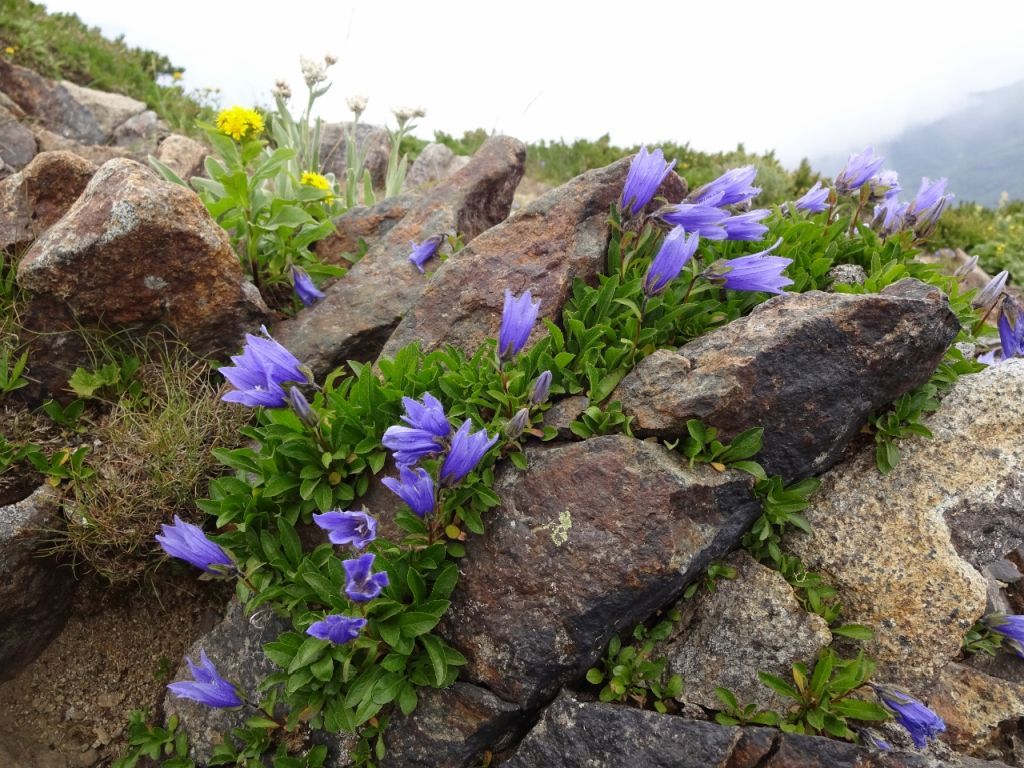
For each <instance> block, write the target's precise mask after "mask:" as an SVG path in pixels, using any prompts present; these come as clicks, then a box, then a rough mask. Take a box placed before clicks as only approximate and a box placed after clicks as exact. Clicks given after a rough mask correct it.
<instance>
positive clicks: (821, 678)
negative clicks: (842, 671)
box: [810, 650, 834, 730]
mask: <svg viewBox="0 0 1024 768" xmlns="http://www.w3.org/2000/svg"><path fill="white" fill-rule="evenodd" d="M833 661H834V657H833V655H832V654H831V653H829V652H828V651H827V650H826V651H823V652H822V654H821V656H820V657H819V658H818V663H817V664H815V665H814V673H813V674H812V675H811V688H810V690H811V695H812V696H813V697H814V699H815V701H820V700H821V695H822V694H823V693H824V692H825V686H826V685H828V681H829V678H830V677H831V676H832V664H833ZM815 728H817V729H818V730H821V726H820V725H816V726H815Z"/></svg>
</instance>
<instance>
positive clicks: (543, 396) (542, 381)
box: [530, 371, 551, 405]
mask: <svg viewBox="0 0 1024 768" xmlns="http://www.w3.org/2000/svg"><path fill="white" fill-rule="evenodd" d="M550 391H551V371H544V372H542V373H541V375H540V376H538V377H537V378H536V380H535V381H534V382H533V389H531V390H530V405H540V404H541V403H545V402H547V399H548V393H549V392H550Z"/></svg>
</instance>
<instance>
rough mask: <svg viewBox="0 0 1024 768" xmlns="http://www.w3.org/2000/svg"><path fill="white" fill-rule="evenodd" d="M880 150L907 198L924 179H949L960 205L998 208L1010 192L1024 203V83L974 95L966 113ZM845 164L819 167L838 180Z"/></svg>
mask: <svg viewBox="0 0 1024 768" xmlns="http://www.w3.org/2000/svg"><path fill="white" fill-rule="evenodd" d="M875 149H876V150H877V151H879V152H880V153H881V154H884V155H885V156H886V158H887V159H888V160H887V163H886V165H887V167H889V168H893V169H895V170H897V171H899V174H900V178H901V179H902V180H903V185H904V188H905V190H906V194H907V195H913V194H914V192H916V191H917V184H918V180H919V179H920V177H921V176H929V177H931V178H935V177H937V176H946V177H948V178H949V190H950V191H951V192H953V193H955V194H956V197H957V200H958V201H964V200H973V201H974V202H977V203H982V204H983V205H989V206H994V205H996V204H997V203H998V202H999V196H1000V194H1001V193H1002V192H1004V191H1006V192H1008V193H1009V195H1010V197H1011V198H1016V199H1024V81H1021V82H1018V83H1014V84H1013V85H1009V86H1006V87H1005V88H999V89H997V90H994V91H987V92H984V93H978V94H973V95H972V96H971V97H970V99H969V101H968V103H967V105H966V106H965V107H962V108H960V109H958V110H957V111H956V112H953V113H951V114H949V115H947V116H945V117H943V118H941V119H939V120H937V121H935V122H933V123H929V124H927V125H919V126H914V127H912V128H908V129H907V130H905V131H904V132H903V134H902V135H901V136H900V137H899V138H897V139H895V140H892V141H889V142H885V143H881V144H877V145H876V146H875ZM844 160H845V157H844V158H842V159H837V158H836V157H835V156H830V157H823V158H820V159H819V160H817V161H816V162H815V163H814V167H815V168H817V169H820V170H821V171H822V172H824V173H828V174H834V173H835V172H836V171H837V170H838V167H839V166H841V165H842V163H843V161H844Z"/></svg>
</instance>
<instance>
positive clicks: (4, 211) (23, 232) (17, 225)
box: [0, 152, 96, 253]
mask: <svg viewBox="0 0 1024 768" xmlns="http://www.w3.org/2000/svg"><path fill="white" fill-rule="evenodd" d="M94 173H96V166H95V165H93V164H92V163H90V162H89V161H88V160H85V159H83V158H81V157H79V156H78V155H76V154H73V153H71V152H41V153H39V154H38V155H36V156H35V157H34V158H33V159H32V162H30V163H29V164H28V165H27V166H25V167H24V168H23V169H22V170H21V171H19V172H18V173H16V174H14V175H13V176H9V177H8V178H6V179H4V180H3V181H0V251H6V252H8V253H17V251H19V250H20V249H21V248H23V247H25V246H27V245H28V244H29V243H31V242H32V241H33V240H35V239H36V238H37V237H39V236H40V235H41V234H42V233H43V232H45V231H46V230H47V229H48V228H49V227H51V226H53V225H54V224H55V223H57V221H58V220H59V219H60V218H61V217H62V216H63V215H64V214H65V213H67V212H68V210H69V209H70V208H71V206H72V205H73V204H74V202H75V201H76V200H77V199H78V196H79V195H81V194H82V192H84V191H85V188H86V186H87V185H88V184H89V180H90V179H92V176H93V174H94Z"/></svg>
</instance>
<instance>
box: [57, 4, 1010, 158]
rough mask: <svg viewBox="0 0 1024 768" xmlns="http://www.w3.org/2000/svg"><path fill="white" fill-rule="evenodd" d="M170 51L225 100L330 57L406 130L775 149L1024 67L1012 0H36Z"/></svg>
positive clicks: (817, 141)
mask: <svg viewBox="0 0 1024 768" xmlns="http://www.w3.org/2000/svg"><path fill="white" fill-rule="evenodd" d="M44 4H45V5H46V6H47V8H48V9H49V10H50V11H66V12H74V13H77V14H78V15H79V16H80V17H81V18H82V19H83V21H85V22H86V23H88V24H91V25H94V26H98V27H100V29H102V30H103V32H104V33H105V34H107V35H108V36H116V35H119V34H123V35H124V36H125V38H126V40H127V42H128V43H129V44H131V45H137V46H142V47H145V48H151V49H153V50H156V51H159V52H161V53H165V54H166V55H167V56H169V57H170V59H171V60H172V61H173V62H174V63H175V64H177V65H179V66H181V67H184V68H185V70H186V75H185V81H184V82H185V84H186V86H187V87H189V88H201V87H219V88H220V89H221V92H222V99H221V106H231V105H232V104H236V103H239V104H247V105H248V104H253V103H255V102H260V103H262V104H269V103H270V101H271V100H270V97H269V95H268V93H269V89H270V88H271V87H272V85H273V82H274V80H275V79H277V78H281V77H285V78H287V79H288V80H290V81H291V83H292V86H293V90H294V91H295V92H296V93H303V92H304V86H303V84H302V83H301V76H300V74H299V66H298V58H299V55H300V54H305V55H306V56H310V57H320V56H322V55H323V53H324V52H328V51H329V52H332V53H334V54H335V55H337V57H338V59H339V63H338V65H336V66H335V67H334V68H333V69H332V70H331V74H332V76H333V77H332V80H333V82H334V85H333V86H332V88H331V91H330V92H329V93H328V94H327V95H326V96H325V97H324V98H323V99H322V100H321V104H322V109H321V114H322V116H323V117H325V118H326V119H330V120H342V119H347V117H348V113H347V109H346V108H345V98H346V97H348V96H352V95H355V94H365V95H366V96H368V97H369V99H370V107H369V109H368V110H367V114H366V116H365V118H364V119H366V120H368V121H370V122H375V123H381V122H384V121H385V120H387V119H390V108H391V107H392V106H396V105H406V104H409V105H421V106H423V107H425V108H426V110H427V117H426V118H425V119H423V120H421V121H420V128H419V130H418V131H417V134H418V135H421V136H423V137H424V138H430V137H431V136H432V135H433V131H434V130H435V129H437V130H443V131H446V132H448V133H454V134H456V135H461V133H462V131H463V130H466V129H471V128H477V127H482V128H486V129H488V130H496V131H499V132H503V133H508V134H511V135H513V136H516V137H518V138H521V139H524V140H527V141H531V140H537V139H558V138H564V139H566V140H572V139H575V138H590V139H593V138H597V137H598V136H600V135H601V134H603V133H606V132H607V133H610V134H611V138H612V141H613V142H615V143H618V144H633V143H640V142H656V141H660V140H671V141H677V142H685V141H689V142H690V143H691V145H692V146H694V147H695V148H697V149H702V150H709V151H713V150H718V149H731V148H733V147H734V146H735V145H736V144H737V143H738V142H743V143H744V144H745V145H746V146H747V148H748V149H753V150H757V151H764V150H767V149H772V148H774V149H775V150H777V152H778V154H779V156H780V157H781V158H782V159H783V160H784V161H785V162H786V163H787V164H795V163H796V162H797V161H798V160H799V159H800V157H802V156H805V155H806V156H811V157H815V156H820V155H822V154H827V153H835V152H845V151H848V150H851V149H857V148H862V147H863V146H865V145H867V144H868V143H871V142H876V141H879V140H884V139H886V138H890V137H892V136H894V135H896V134H898V133H899V132H900V130H901V129H902V128H904V127H905V126H907V125H908V124H912V123H918V122H927V121H929V120H932V119H934V118H936V117H939V116H941V115H942V114H944V113H946V112H948V111H950V110H951V109H953V108H954V107H956V106H957V105H959V104H962V103H963V101H964V99H965V97H966V96H967V94H969V93H972V92H978V91H984V90H989V89H993V88H997V87H1000V86H1004V85H1008V84H1010V83H1013V82H1015V81H1017V80H1021V79H1024V2H1018V1H1017V0H1002V1H995V0H970V2H966V3H965V2H956V3H953V2H948V1H947V0H931V1H930V2H920V1H917V0H915V1H913V2H901V0H884V1H881V2H879V1H877V0H847V1H846V2H828V0H817V1H816V2H796V1H791V0H781V1H777V2H764V1H763V0H762V1H761V2H744V1H743V0H730V1H729V2H725V1H724V0H720V1H718V2H714V1H711V2H693V1H692V0H691V2H685V1H684V0H675V2H647V3H645V2H639V1H634V2H616V3H611V2H608V3H604V2H597V1H593V0H592V1H591V2H586V3H584V2H559V1H558V0H543V2H539V1H536V0H515V2H500V1H499V2H495V1H494V0H492V1H491V2H487V0H477V2H450V1H445V0H435V2H431V3H425V2H417V3H412V2H396V1H394V0H392V1H391V2H380V1H379V0H378V2H366V1H364V0H320V1H319V2H307V1H306V0H278V2H273V3H271V2H252V1H250V2H217V1H216V0H205V1H204V2H198V1H197V0H176V2H173V3H167V4H159V5H157V4H153V3H149V2H139V0H44Z"/></svg>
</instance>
